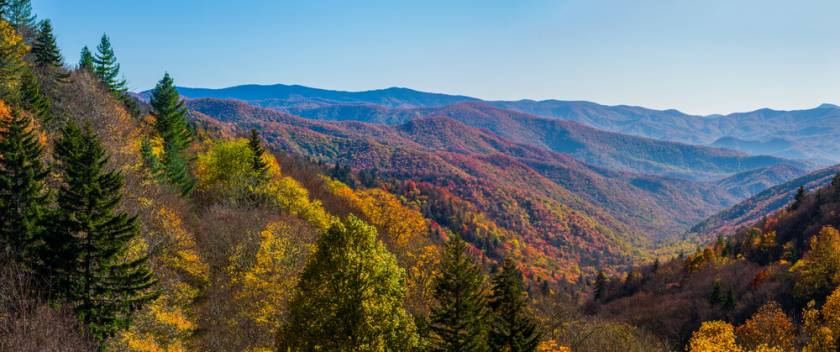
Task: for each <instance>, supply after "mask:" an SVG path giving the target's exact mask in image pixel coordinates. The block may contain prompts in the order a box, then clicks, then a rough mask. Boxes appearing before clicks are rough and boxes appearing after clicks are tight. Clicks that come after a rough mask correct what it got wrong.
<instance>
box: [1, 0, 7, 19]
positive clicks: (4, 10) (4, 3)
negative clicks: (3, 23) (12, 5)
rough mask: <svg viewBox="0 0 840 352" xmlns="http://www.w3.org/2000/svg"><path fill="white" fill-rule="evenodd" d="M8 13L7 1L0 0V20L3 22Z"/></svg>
mask: <svg viewBox="0 0 840 352" xmlns="http://www.w3.org/2000/svg"><path fill="white" fill-rule="evenodd" d="M8 12H9V0H0V20H5V19H6V14H7V13H8Z"/></svg>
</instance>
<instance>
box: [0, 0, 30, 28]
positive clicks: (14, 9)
mask: <svg viewBox="0 0 840 352" xmlns="http://www.w3.org/2000/svg"><path fill="white" fill-rule="evenodd" d="M6 12H7V13H6V19H7V20H8V21H9V23H11V24H12V26H14V27H15V28H18V29H20V28H22V27H29V28H35V20H36V17H35V15H34V14H33V13H32V3H31V2H30V0H9V2H8V5H6Z"/></svg>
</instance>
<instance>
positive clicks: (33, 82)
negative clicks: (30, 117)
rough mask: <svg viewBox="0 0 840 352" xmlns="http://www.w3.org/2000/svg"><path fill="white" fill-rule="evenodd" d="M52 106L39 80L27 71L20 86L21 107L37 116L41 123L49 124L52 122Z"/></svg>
mask: <svg viewBox="0 0 840 352" xmlns="http://www.w3.org/2000/svg"><path fill="white" fill-rule="evenodd" d="M51 106H52V104H51V103H50V100H49V98H47V96H46V95H44V93H43V92H41V84H40V83H39V82H38V78H37V77H35V75H34V74H33V73H32V72H31V71H29V70H27V72H26V73H24V75H23V79H22V80H21V85H20V107H21V108H23V109H24V110H26V111H29V112H31V113H33V114H35V116H36V117H37V118H38V119H39V120H40V121H41V123H49V122H50V121H51V120H52V112H51Z"/></svg>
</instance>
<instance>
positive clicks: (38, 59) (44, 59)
mask: <svg viewBox="0 0 840 352" xmlns="http://www.w3.org/2000/svg"><path fill="white" fill-rule="evenodd" d="M32 55H34V56H35V65H36V66H38V67H51V68H54V67H63V66H64V58H62V57H61V52H60V51H59V50H58V44H56V42H55V36H54V35H53V28H52V23H50V20H43V21H41V28H40V29H39V30H38V36H37V38H36V39H35V43H34V44H33V45H32Z"/></svg>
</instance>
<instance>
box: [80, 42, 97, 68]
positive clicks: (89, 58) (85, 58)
mask: <svg viewBox="0 0 840 352" xmlns="http://www.w3.org/2000/svg"><path fill="white" fill-rule="evenodd" d="M94 65H95V64H94V63H93V53H91V52H90V49H88V47H87V46H85V47H83V48H82V52H81V54H79V66H78V67H77V68H78V69H80V70H88V72H90V73H94V72H95V70H96V69H95V68H94Z"/></svg>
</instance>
